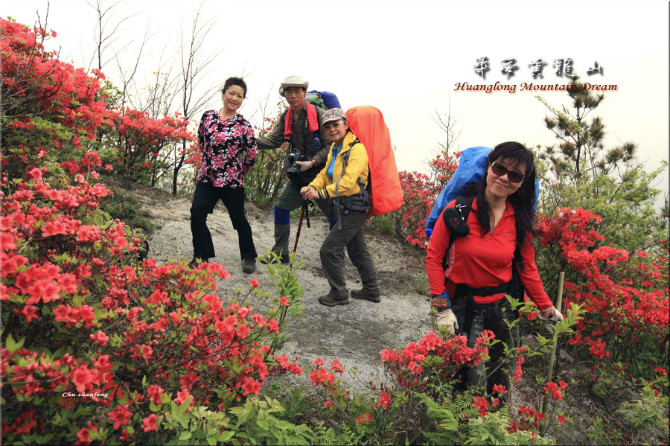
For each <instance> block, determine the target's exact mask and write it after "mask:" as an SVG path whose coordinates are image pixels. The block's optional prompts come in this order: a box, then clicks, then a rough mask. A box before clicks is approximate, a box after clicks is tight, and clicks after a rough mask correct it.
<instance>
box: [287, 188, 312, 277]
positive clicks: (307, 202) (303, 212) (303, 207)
mask: <svg viewBox="0 0 670 446" xmlns="http://www.w3.org/2000/svg"><path fill="white" fill-rule="evenodd" d="M308 206H309V201H305V204H303V205H302V211H301V212H300V223H298V232H296V234H295V244H294V245H293V253H294V254H295V252H296V251H297V250H298V240H300V230H301V229H302V220H303V218H305V211H307V227H308V228H309V208H308ZM290 269H293V263H291V265H290Z"/></svg>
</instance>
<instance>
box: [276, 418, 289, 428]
mask: <svg viewBox="0 0 670 446" xmlns="http://www.w3.org/2000/svg"><path fill="white" fill-rule="evenodd" d="M275 426H276V427H277V429H281V430H285V429H290V428H291V427H292V426H293V424H291V423H289V422H288V421H284V420H279V421H277V423H276V424H275Z"/></svg>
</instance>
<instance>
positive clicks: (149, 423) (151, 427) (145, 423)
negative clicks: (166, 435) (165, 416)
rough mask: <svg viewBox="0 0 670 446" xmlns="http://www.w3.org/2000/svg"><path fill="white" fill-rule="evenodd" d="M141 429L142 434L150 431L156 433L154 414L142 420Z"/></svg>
mask: <svg viewBox="0 0 670 446" xmlns="http://www.w3.org/2000/svg"><path fill="white" fill-rule="evenodd" d="M142 428H143V429H144V432H151V431H155V432H158V426H156V414H155V413H152V414H151V415H149V416H148V417H146V418H144V420H142Z"/></svg>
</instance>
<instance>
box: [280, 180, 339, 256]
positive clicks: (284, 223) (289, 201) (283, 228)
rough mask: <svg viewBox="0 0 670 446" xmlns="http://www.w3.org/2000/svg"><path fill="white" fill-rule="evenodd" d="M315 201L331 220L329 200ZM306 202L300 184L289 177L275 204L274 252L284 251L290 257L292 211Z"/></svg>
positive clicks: (284, 254)
mask: <svg viewBox="0 0 670 446" xmlns="http://www.w3.org/2000/svg"><path fill="white" fill-rule="evenodd" d="M314 202H315V203H316V204H317V206H319V209H321V211H322V212H323V213H324V215H326V217H327V218H328V220H329V221H330V220H331V216H330V214H331V212H330V210H329V208H328V200H314ZM304 204H305V199H304V198H302V195H300V186H298V185H296V184H295V183H294V182H293V181H291V180H290V179H289V181H288V183H286V186H284V189H283V190H282V192H281V194H280V195H279V200H278V201H277V204H276V205H275V244H274V246H273V247H272V252H275V253H277V254H279V253H282V256H285V257H288V255H289V253H290V251H289V246H288V242H289V238H290V235H291V220H290V213H291V211H292V210H294V209H298V208H299V207H301V206H302V205H304Z"/></svg>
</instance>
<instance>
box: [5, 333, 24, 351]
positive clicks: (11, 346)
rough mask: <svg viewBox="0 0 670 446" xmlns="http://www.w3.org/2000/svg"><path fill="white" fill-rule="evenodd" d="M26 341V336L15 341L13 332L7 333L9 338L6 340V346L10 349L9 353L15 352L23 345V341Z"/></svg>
mask: <svg viewBox="0 0 670 446" xmlns="http://www.w3.org/2000/svg"><path fill="white" fill-rule="evenodd" d="M24 342H26V338H21V340H20V341H19V342H15V341H14V338H13V337H12V335H11V334H9V335H7V340H6V341H5V348H6V349H7V350H9V353H14V352H15V351H16V350H18V349H20V348H21V347H23V343H24Z"/></svg>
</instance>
